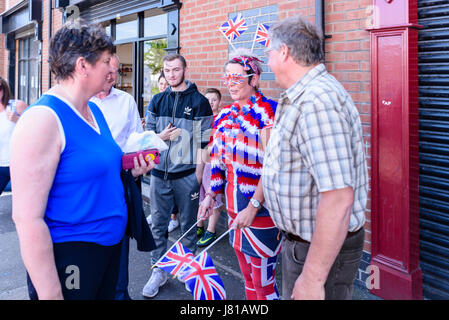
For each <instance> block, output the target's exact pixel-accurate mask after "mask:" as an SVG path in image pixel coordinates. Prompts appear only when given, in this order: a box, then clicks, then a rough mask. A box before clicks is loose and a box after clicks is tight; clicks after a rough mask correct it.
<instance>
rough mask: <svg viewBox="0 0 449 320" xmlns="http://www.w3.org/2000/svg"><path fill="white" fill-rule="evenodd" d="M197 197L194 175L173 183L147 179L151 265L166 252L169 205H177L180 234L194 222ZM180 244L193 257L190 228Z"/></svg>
mask: <svg viewBox="0 0 449 320" xmlns="http://www.w3.org/2000/svg"><path fill="white" fill-rule="evenodd" d="M199 194H200V185H199V183H198V180H197V179H196V175H195V173H193V174H191V175H188V176H186V177H184V178H180V179H174V180H164V179H160V178H158V177H155V176H151V181H150V213H151V216H152V217H151V218H152V226H151V232H152V233H153V238H154V241H155V243H156V249H154V250H153V251H151V265H153V264H154V263H156V261H157V260H159V259H160V258H161V257H162V255H163V254H164V253H165V252H166V251H167V249H168V248H167V238H166V232H167V228H168V224H169V222H170V214H171V213H172V209H173V205H174V204H175V203H176V204H177V206H178V209H179V213H178V215H177V219H179V223H180V226H181V234H184V233H185V232H186V231H187V230H188V229H189V228H190V227H191V226H192V225H193V224H194V223H195V222H196V220H197V214H198V205H199ZM181 242H182V244H183V245H184V246H186V247H187V248H188V249H189V250H190V251H192V253H193V254H195V251H196V249H197V246H196V242H197V238H196V228H193V229H192V230H191V231H190V232H189V233H188V234H187V235H186V236H185V237H184V238H183V239H182V240H181Z"/></svg>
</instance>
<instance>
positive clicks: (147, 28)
mask: <svg viewBox="0 0 449 320" xmlns="http://www.w3.org/2000/svg"><path fill="white" fill-rule="evenodd" d="M143 24H144V36H145V37H155V36H160V35H163V34H167V14H160V15H156V16H150V15H149V13H148V11H147V12H145V18H144V23H143Z"/></svg>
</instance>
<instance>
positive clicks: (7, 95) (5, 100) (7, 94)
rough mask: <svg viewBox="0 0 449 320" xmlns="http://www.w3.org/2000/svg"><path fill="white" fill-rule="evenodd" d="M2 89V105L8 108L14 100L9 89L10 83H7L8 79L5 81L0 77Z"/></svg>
mask: <svg viewBox="0 0 449 320" xmlns="http://www.w3.org/2000/svg"><path fill="white" fill-rule="evenodd" d="M0 87H1V88H2V89H3V98H2V101H1V103H2V105H4V106H5V107H6V106H7V105H8V102H9V100H10V99H11V98H12V93H11V89H10V88H9V84H8V81H6V79H4V78H3V77H0Z"/></svg>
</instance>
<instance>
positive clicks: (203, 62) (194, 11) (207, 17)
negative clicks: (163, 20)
mask: <svg viewBox="0 0 449 320" xmlns="http://www.w3.org/2000/svg"><path fill="white" fill-rule="evenodd" d="M314 3H315V1H314V0H301V1H298V0H295V1H292V0H248V1H237V0H189V1H183V6H182V9H181V11H180V17H181V18H180V45H181V54H183V55H184V56H185V57H186V59H187V62H188V65H189V78H190V79H191V80H193V81H194V82H195V83H196V84H197V85H198V86H199V87H200V90H202V91H204V90H205V89H206V88H207V87H215V88H218V89H220V91H221V92H222V94H223V99H224V101H223V102H224V103H229V102H230V97H229V95H228V93H227V92H226V88H225V87H224V86H222V85H221V83H220V81H219V79H220V76H221V75H222V73H223V66H224V64H225V62H226V61H227V58H228V42H227V40H226V39H225V37H224V36H223V35H221V34H220V33H219V31H218V28H219V26H220V25H221V24H222V23H223V22H225V21H226V20H228V19H229V16H228V15H229V14H230V13H235V12H240V11H245V10H249V9H254V8H260V7H265V6H270V5H277V6H278V9H279V11H278V13H277V14H278V17H279V18H280V19H283V18H285V17H287V16H290V15H294V14H297V13H301V14H303V15H306V16H308V17H310V18H311V19H314V14H315V4H314ZM260 88H261V90H262V92H263V93H264V95H266V96H267V97H270V98H274V97H279V94H280V92H281V90H280V88H279V87H278V86H277V85H276V84H275V83H274V82H273V81H261V83H260Z"/></svg>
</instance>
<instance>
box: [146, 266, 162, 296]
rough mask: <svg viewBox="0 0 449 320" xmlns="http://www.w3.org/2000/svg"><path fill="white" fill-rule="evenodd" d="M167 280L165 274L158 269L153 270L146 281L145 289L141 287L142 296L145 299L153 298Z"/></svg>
mask: <svg viewBox="0 0 449 320" xmlns="http://www.w3.org/2000/svg"><path fill="white" fill-rule="evenodd" d="M167 280H168V276H167V272H165V271H164V270H161V269H159V268H155V269H154V270H153V273H152V274H151V277H150V280H148V282H147V284H146V285H145V287H143V290H142V295H143V296H144V297H147V298H153V297H154V296H156V295H157V294H158V292H159V288H160V287H162V286H163V285H164V284H165V283H166V282H167Z"/></svg>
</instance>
